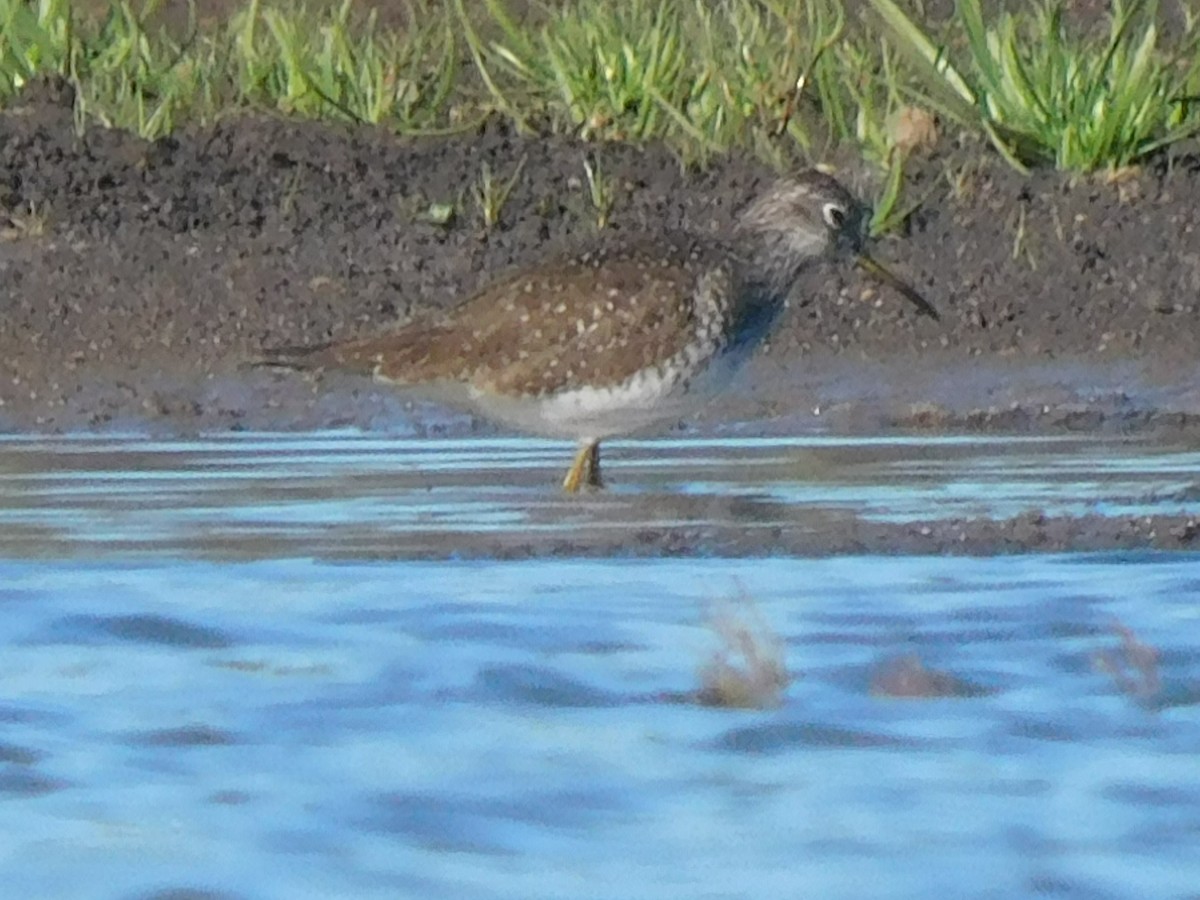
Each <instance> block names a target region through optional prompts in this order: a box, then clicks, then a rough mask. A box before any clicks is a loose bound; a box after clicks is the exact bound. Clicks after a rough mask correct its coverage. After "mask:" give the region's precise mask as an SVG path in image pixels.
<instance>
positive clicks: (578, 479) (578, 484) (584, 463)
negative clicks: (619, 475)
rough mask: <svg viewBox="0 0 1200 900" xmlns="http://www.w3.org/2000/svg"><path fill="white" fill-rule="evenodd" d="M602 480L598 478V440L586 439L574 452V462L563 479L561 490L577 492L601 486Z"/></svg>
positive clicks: (571, 492) (570, 492)
mask: <svg viewBox="0 0 1200 900" xmlns="http://www.w3.org/2000/svg"><path fill="white" fill-rule="evenodd" d="M602 487H604V482H603V481H601V479H600V442H599V441H588V442H587V443H585V444H583V445H582V446H581V447H580V448H579V452H578V453H576V454H575V462H573V463H571V468H570V470H569V471H568V472H567V477H566V478H564V479H563V490H564V491H566V492H567V493H568V494H577V493H579V491H580V490H582V489H584V488H602Z"/></svg>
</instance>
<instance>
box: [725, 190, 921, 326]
mask: <svg viewBox="0 0 1200 900" xmlns="http://www.w3.org/2000/svg"><path fill="white" fill-rule="evenodd" d="M869 220H870V216H869V214H868V211H867V209H866V207H864V206H863V205H862V204H861V203H859V202H858V201H857V200H856V199H855V198H854V196H853V195H852V194H851V193H850V192H849V191H848V190H846V189H845V188H844V187H843V186H842V185H841V183H840V182H839V181H837V179H835V178H832V177H830V176H829V175H826V174H825V173H823V172H818V171H816V170H815V169H814V170H811V171H807V172H802V173H800V174H799V175H795V176H792V177H790V178H784V179H781V180H779V181H777V182H775V183H774V184H773V185H771V186H770V187H769V188H768V189H767V190H766V191H765V192H764V193H762V194H761V195H759V196H758V197H757V198H755V199H754V200H752V201H751V202H750V204H749V205H748V206H747V207H746V208H745V209H744V210H743V211H742V213H741V215H740V216H738V221H737V229H736V232H737V235H738V237H739V239H740V240H741V242H742V244H743V251H744V252H745V253H746V255H747V257H748V261H749V262H750V265H751V268H752V270H753V272H752V274H753V277H755V278H761V279H762V280H763V282H764V283H765V284H766V285H767V287H768V288H769V289H770V290H771V291H773V292H776V293H778V294H780V295H781V296H782V295H786V293H787V291H788V290H789V289H790V288H791V285H792V284H793V283H794V282H795V280H796V278H797V276H798V275H799V274H800V270H801V269H803V268H804V266H806V265H808V264H809V263H811V262H813V261H814V260H818V259H822V258H829V257H838V256H850V257H853V258H854V259H855V260H856V261H857V262H858V264H859V265H860V266H862V267H863V268H864V269H866V270H867V271H868V272H870V273H871V274H872V275H874V276H875V277H876V278H878V279H879V280H880V281H883V282H884V283H885V284H887V285H889V286H890V287H892V288H895V289H896V290H897V291H899V292H900V293H901V294H903V295H904V297H905V298H906V299H908V300H909V302H911V303H912V304H913V305H915V306H916V307H917V309H919V310H920V311H921V312H922V313H923V314H925V315H927V316H932V317H933V318H935V319H936V318H937V317H938V314H937V310H935V309H934V308H933V306H931V305H930V304H929V302H928V301H926V300H925V298H924V297H922V296H921V295H920V294H918V293H917V292H916V291H915V290H914V289H913V288H912V287H910V286H909V285H908V284H906V283H905V282H903V281H902V280H900V279H899V278H897V277H896V276H895V275H893V274H892V273H891V272H890V271H889V270H888V269H886V268H884V267H883V266H882V265H880V264H879V263H878V262H876V261H875V260H874V259H873V258H871V257H870V256H869V255H868V254H867V252H866V250H865V244H866V238H867V228H868V225H869Z"/></svg>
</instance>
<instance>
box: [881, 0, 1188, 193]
mask: <svg viewBox="0 0 1200 900" xmlns="http://www.w3.org/2000/svg"><path fill="white" fill-rule="evenodd" d="M871 3H872V5H873V6H874V7H875V8H876V9H877V10H878V11H879V13H880V14H881V15H882V16H883V18H884V19H885V20H886V21H887V22H888V24H889V25H890V27H891V29H892V31H893V32H894V33H895V35H896V40H897V41H898V43H899V44H900V45H901V46H902V47H904V48H905V49H906V50H907V51H908V54H909V56H910V57H911V58H912V59H913V60H914V61H915V63H916V65H917V67H918V69H919V71H920V73H921V75H922V80H921V89H920V90H919V92H918V97H919V100H920V101H921V102H924V103H927V104H929V105H931V106H934V107H935V108H937V109H939V110H940V111H941V112H942V114H943V115H944V116H946V117H947V118H949V119H952V120H954V121H956V122H957V123H958V124H959V125H960V126H961V127H963V128H966V129H978V130H982V131H983V133H985V134H986V135H987V136H988V138H989V139H990V140H991V141H992V143H993V144H994V145H995V147H996V148H997V149H998V150H999V151H1000V153H1001V154H1002V155H1004V157H1005V158H1006V159H1008V160H1009V161H1010V162H1012V163H1013V164H1014V165H1016V166H1018V167H1021V168H1024V167H1025V166H1028V165H1036V164H1052V165H1054V166H1056V167H1058V168H1060V169H1067V170H1073V171H1091V170H1094V169H1100V168H1117V167H1122V166H1127V165H1130V164H1132V163H1136V162H1137V161H1138V160H1140V159H1142V158H1144V157H1146V156H1147V155H1149V154H1151V153H1153V152H1154V151H1156V150H1159V149H1161V148H1163V147H1165V146H1168V145H1170V144H1172V143H1176V142H1178V141H1180V140H1183V139H1185V138H1189V137H1191V136H1193V135H1195V134H1196V133H1197V132H1198V131H1200V116H1198V115H1197V112H1196V108H1195V107H1196V103H1195V101H1196V100H1197V95H1198V94H1200V52H1198V51H1200V31H1198V30H1197V28H1196V23H1195V22H1194V21H1193V20H1190V19H1189V21H1187V22H1186V23H1185V28H1184V30H1183V34H1182V35H1178V36H1176V37H1175V38H1174V39H1173V42H1172V44H1171V46H1170V47H1166V46H1164V45H1163V42H1162V41H1161V39H1160V36H1159V32H1158V27H1157V24H1156V13H1157V9H1156V5H1155V4H1154V3H1150V2H1130V3H1123V2H1120V0H1117V2H1114V4H1113V13H1112V17H1111V20H1110V23H1109V28H1108V34H1107V35H1103V34H1080V33H1073V32H1072V31H1071V30H1070V29H1069V28H1068V27H1067V25H1066V24H1065V22H1064V19H1063V8H1062V4H1061V3H1058V2H1054V0H1042V2H1041V3H1040V4H1039V5H1038V6H1036V7H1035V8H1034V9H1033V10H1032V12H1031V13H1030V14H1029V15H1028V16H1024V17H1021V18H1018V17H1015V16H1013V15H1011V14H1005V15H1003V16H1001V17H1000V18H999V20H998V21H997V22H995V23H994V24H991V25H989V24H988V23H986V22H985V20H984V17H983V9H982V3H981V0H960V2H959V4H958V10H959V20H960V22H961V29H962V37H963V38H964V39H965V47H963V48H962V49H961V50H960V51H959V52H952V51H951V48H949V47H947V46H946V45H945V44H942V43H939V42H938V41H936V40H934V38H933V37H932V36H931V35H930V34H928V33H927V32H926V31H925V30H923V29H922V28H921V27H920V26H919V25H917V24H916V23H915V22H914V21H913V20H912V19H910V18H909V17H908V16H907V15H906V14H905V13H904V12H903V10H902V9H901V7H900V6H899V5H898V4H897V3H896V2H895V0H871Z"/></svg>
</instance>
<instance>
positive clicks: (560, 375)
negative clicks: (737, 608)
mask: <svg viewBox="0 0 1200 900" xmlns="http://www.w3.org/2000/svg"><path fill="white" fill-rule="evenodd" d="M865 233H866V214H865V210H864V208H863V207H862V206H861V205H860V204H859V203H858V202H857V201H855V199H854V198H853V197H852V196H851V195H850V193H849V192H848V191H847V190H846V189H845V188H844V187H842V185H841V184H839V183H838V182H837V181H836V180H835V179H834V178H832V177H830V176H828V175H825V174H823V173H821V172H817V171H809V172H805V173H803V174H800V175H798V176H795V177H791V178H787V179H783V180H780V181H778V182H776V183H775V184H773V185H772V186H771V187H770V188H769V189H767V190H766V191H765V192H764V193H762V194H761V195H760V196H758V197H757V198H756V199H754V200H753V201H752V202H750V203H749V205H748V206H747V207H746V208H745V209H744V210H743V211H742V213H741V214H740V216H738V218H737V221H736V224H735V226H734V228H733V229H731V231H730V232H729V233H728V234H726V235H723V236H720V237H715V236H704V235H699V234H689V233H680V234H662V235H643V236H639V237H634V238H630V239H628V240H625V241H623V242H621V243H620V244H619V245H612V246H602V247H600V246H598V247H595V248H592V249H589V250H586V251H584V252H581V253H578V254H576V255H573V256H569V257H565V258H561V259H558V260H554V261H551V262H548V263H545V264H543V265H540V266H536V267H533V268H528V269H523V270H521V271H518V272H516V273H515V274H512V275H509V276H508V277H506V278H502V279H500V280H498V281H495V282H493V283H491V284H490V285H489V286H487V287H485V288H483V289H482V290H480V291H479V292H477V293H476V294H474V295H473V296H471V297H470V298H468V299H467V300H466V301H464V302H463V303H462V304H460V305H459V306H457V307H456V308H454V309H453V310H451V311H450V312H449V313H448V314H446V315H444V316H443V317H440V318H433V319H428V320H419V321H414V322H411V323H409V324H407V325H404V326H401V327H399V328H397V329H394V330H391V331H389V332H386V333H383V334H379V335H376V336H373V337H365V338H361V339H358V340H348V341H340V342H334V343H328V344H322V345H320V346H313V347H299V348H280V349H277V350H272V351H268V353H267V357H266V359H265V360H263V362H265V363H266V364H268V365H279V366H285V367H289V368H301V369H325V368H331V369H341V370H349V371H354V372H361V373H363V374H367V375H372V376H374V377H375V378H376V379H377V380H379V381H383V382H388V383H392V384H396V385H404V386H408V387H415V388H419V389H420V390H421V391H422V392H424V393H425V394H426V395H428V396H430V397H431V398H432V399H439V400H442V401H444V402H446V403H448V404H450V405H453V406H459V407H465V408H467V409H470V410H473V411H475V412H477V413H479V414H481V415H483V416H484V417H486V418H489V419H492V420H494V421H496V422H499V423H501V424H503V425H506V426H509V427H512V428H515V429H517V430H519V431H526V432H531V433H534V434H540V435H544V436H548V437H558V438H571V439H574V440H576V441H578V443H579V452H578V453H577V455H576V457H575V461H574V463H573V464H572V466H571V468H570V470H569V471H568V472H567V475H566V478H565V479H564V480H563V488H564V490H566V491H568V492H575V491H578V490H580V489H581V488H583V487H600V486H601V478H600V441H601V440H603V439H605V438H610V437H614V436H618V435H624V434H629V433H631V432H635V431H639V430H642V429H645V428H647V427H649V426H651V425H653V424H654V423H656V422H660V421H662V420H665V419H670V418H674V417H677V416H678V415H679V414H680V412H681V411H682V410H683V409H684V408H685V403H686V401H688V400H689V399H691V398H694V397H696V396H698V395H701V394H702V393H703V390H702V387H703V386H704V385H707V386H709V387H714V386H718V387H719V385H720V383H721V382H722V381H723V380H724V377H725V376H727V375H728V373H729V368H730V365H733V364H736V363H738V362H740V361H741V360H742V359H744V358H745V357H746V356H747V355H748V354H749V351H752V350H753V349H754V348H755V347H756V346H757V345H758V343H759V342H760V341H761V340H762V338H763V337H764V336H765V335H766V333H767V331H768V329H769V328H770V327H771V325H772V324H773V323H774V321H775V320H776V318H777V317H778V314H779V312H780V311H781V310H782V308H783V306H784V303H785V301H786V300H787V297H788V294H789V293H790V291H791V290H792V288H793V286H794V284H795V282H796V279H797V277H798V275H799V274H800V272H801V270H802V269H803V268H804V267H805V266H807V265H809V264H810V263H812V262H813V261H815V260H817V259H820V258H823V257H831V256H837V255H848V256H853V257H856V258H857V259H858V261H859V262H860V263H861V264H862V265H863V266H864V267H865V268H867V269H868V270H869V271H871V272H873V273H874V274H875V275H876V276H877V277H879V278H880V279H882V280H884V281H885V282H887V283H888V284H890V285H891V286H893V287H895V288H896V289H898V290H899V291H900V292H901V293H902V294H903V295H904V296H905V297H906V298H907V299H908V300H909V301H911V302H912V303H913V304H914V305H915V306H916V307H917V309H918V310H919V311H920V312H921V313H923V314H925V315H929V316H933V317H934V318H936V317H937V312H936V311H935V309H934V308H933V307H932V306H931V305H930V304H929V303H927V302H926V301H925V300H924V299H923V298H922V297H921V296H920V295H919V294H917V293H916V292H915V291H914V290H913V289H912V288H910V287H908V286H907V285H906V284H904V283H903V282H901V281H899V280H898V279H897V278H896V277H895V276H893V275H892V274H891V273H890V272H888V270H886V269H884V268H882V267H881V266H880V265H879V264H878V263H876V262H875V261H874V260H873V259H871V257H869V256H867V255H866V254H865V253H864V251H863V241H864V237H865Z"/></svg>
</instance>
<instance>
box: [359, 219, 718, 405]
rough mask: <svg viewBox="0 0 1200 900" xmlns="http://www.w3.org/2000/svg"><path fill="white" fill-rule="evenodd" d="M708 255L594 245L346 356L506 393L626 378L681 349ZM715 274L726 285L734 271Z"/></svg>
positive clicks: (685, 248) (409, 379)
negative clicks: (442, 317)
mask: <svg viewBox="0 0 1200 900" xmlns="http://www.w3.org/2000/svg"><path fill="white" fill-rule="evenodd" d="M703 262H705V260H704V259H703V255H702V253H701V252H700V248H699V247H698V245H696V244H695V243H694V242H691V243H687V244H683V245H681V244H678V243H669V242H668V243H663V244H659V245H647V246H640V247H639V249H637V250H633V251H631V250H619V251H616V252H610V253H605V252H601V251H597V252H595V253H592V254H589V255H583V256H580V257H576V258H574V259H568V260H564V261H559V262H557V263H551V264H547V265H544V266H540V267H538V268H534V269H529V270H525V271H523V272H520V273H518V274H516V275H513V276H510V277H508V278H505V279H503V280H501V281H498V282H496V283H494V284H492V285H491V286H489V287H487V288H485V289H484V290H482V291H480V292H479V293H478V294H476V295H475V296H474V297H472V298H471V299H470V300H468V301H467V302H466V303H465V304H463V305H462V306H460V307H459V308H458V309H456V310H455V311H454V312H453V313H452V314H451V317H450V319H449V320H448V321H447V322H446V323H445V324H442V325H439V326H434V327H430V326H422V330H421V331H420V332H416V331H414V330H412V329H402V330H401V331H399V332H397V333H395V334H393V335H389V336H383V337H380V338H377V339H374V340H370V339H368V340H366V341H357V342H353V343H351V344H348V345H345V346H346V350H345V351H343V353H342V355H343V356H345V357H348V358H350V359H353V360H354V361H359V360H381V362H380V363H379V367H378V369H377V370H376V371H377V374H378V375H379V376H381V377H383V378H387V379H389V380H392V381H397V382H401V383H413V382H423V381H437V380H453V381H460V382H469V383H471V384H473V385H474V386H476V387H478V388H481V389H483V390H486V391H489V392H497V393H502V394H540V393H553V392H556V391H559V390H563V389H567V388H570V387H573V386H579V385H582V384H588V385H594V386H603V385H610V384H619V383H620V382H623V381H625V380H626V379H628V378H629V377H630V376H632V375H634V374H635V373H636V372H638V371H640V370H641V369H643V368H645V367H646V366H647V365H650V364H652V363H653V362H655V361H657V360H661V359H665V358H668V357H670V356H672V355H674V354H675V353H677V352H679V351H680V350H681V349H682V348H683V346H684V344H685V342H686V341H687V340H688V337H689V334H690V331H691V325H692V324H693V322H694V319H695V316H696V314H697V311H696V308H695V304H696V300H697V293H698V291H701V285H702V283H703V284H705V285H709V286H711V281H712V278H713V272H712V271H710V269H706V268H704V266H703V265H702V263H703ZM707 262H708V263H709V264H710V268H711V263H712V259H708V260H707ZM718 262H720V260H718ZM717 274H718V275H720V276H721V277H723V278H725V282H724V284H725V288H724V289H725V290H728V273H727V271H726V270H725V269H721V270H720V272H718V273H717ZM414 327H415V326H414ZM417 345H419V346H417ZM348 361H349V359H348Z"/></svg>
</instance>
